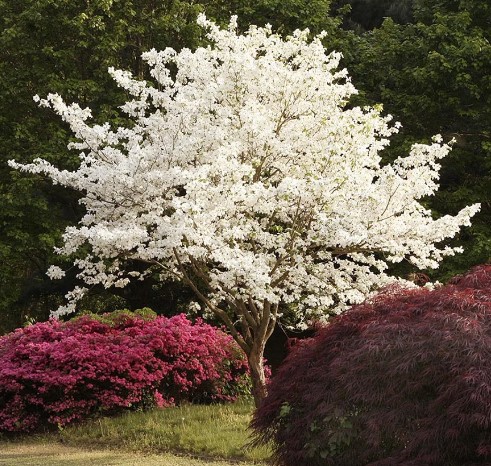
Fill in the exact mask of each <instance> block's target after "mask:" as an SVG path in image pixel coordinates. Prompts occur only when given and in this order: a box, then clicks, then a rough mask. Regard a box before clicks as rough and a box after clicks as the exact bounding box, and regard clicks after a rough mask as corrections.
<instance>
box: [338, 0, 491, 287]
mask: <svg viewBox="0 0 491 466" xmlns="http://www.w3.org/2000/svg"><path fill="white" fill-rule="evenodd" d="M413 3H414V5H413V12H414V20H413V22H411V23H408V24H397V23H396V22H395V21H393V20H391V19H387V20H385V21H384V22H383V24H382V25H381V27H380V28H378V29H374V30H373V31H371V32H370V33H367V34H362V35H359V36H358V37H356V38H352V42H351V43H350V44H349V45H348V46H347V48H346V49H343V46H346V44H347V43H345V44H343V43H340V44H339V45H340V46H341V50H342V51H343V52H344V54H345V61H344V63H345V64H346V65H347V66H348V69H349V70H350V72H351V74H352V76H353V82H354V83H355V84H356V86H357V87H358V88H359V89H360V95H358V96H356V98H355V99H356V100H355V101H356V103H358V104H366V103H368V104H373V103H375V102H383V103H384V108H385V110H386V111H387V112H389V113H391V114H392V115H394V117H395V119H396V120H400V121H402V122H403V127H402V129H401V131H400V133H399V134H398V135H397V136H396V138H395V140H394V144H392V146H391V148H389V149H388V150H387V151H385V154H384V159H385V160H386V161H390V160H393V159H394V158H395V157H397V156H398V155H400V154H401V153H404V152H405V151H406V150H407V148H408V147H409V146H410V145H411V144H412V143H413V142H414V141H420V140H422V139H424V138H425V137H426V136H427V135H428V134H434V133H441V134H442V135H443V136H444V138H445V139H451V138H455V139H456V143H455V144H454V146H453V150H452V153H451V154H450V156H449V157H448V158H446V159H445V160H444V161H443V167H442V176H441V189H440V190H439V192H438V193H436V195H435V197H432V198H429V199H428V200H427V201H426V205H427V206H428V207H430V208H431V209H432V210H434V211H435V213H452V212H453V213H455V212H457V211H458V210H459V209H460V208H461V207H462V206H463V205H465V204H466V203H468V202H475V201H476V200H477V199H479V202H482V210H481V212H480V213H479V214H478V216H477V217H476V218H475V221H474V222H473V226H472V227H471V228H468V229H464V230H463V232H462V233H461V234H460V235H459V236H458V237H457V238H456V241H457V243H458V244H461V245H463V246H464V248H465V250H466V254H465V255H461V256H456V257H454V258H451V259H449V260H447V261H445V262H444V263H443V266H442V268H440V269H439V270H438V271H434V272H431V273H430V274H431V276H432V278H433V279H440V280H446V279H448V278H449V277H450V276H453V275H455V274H456V273H461V272H462V271H464V270H466V269H468V268H469V267H470V266H472V265H475V264H477V263H483V262H486V261H487V260H489V258H490V257H491V230H490V227H489V225H491V218H490V215H491V211H490V205H491V204H490V202H489V200H490V197H489V196H490V195H489V193H490V192H491V189H490V164H489V157H490V155H491V152H490V150H491V140H490V137H491V135H490V130H489V123H488V122H489V121H491V113H490V112H491V110H490V109H491V101H490V99H491V88H490V86H491V81H490V80H489V73H490V70H491V44H490V42H489V37H490V35H491V29H490V27H491V25H490V23H489V21H488V19H489V15H490V11H491V10H490V8H491V6H490V4H489V2H486V1H479V0H473V1H456V0H446V1H441V2H431V1H426V0H415V1H414V2H413ZM457 243H454V244H457Z"/></svg>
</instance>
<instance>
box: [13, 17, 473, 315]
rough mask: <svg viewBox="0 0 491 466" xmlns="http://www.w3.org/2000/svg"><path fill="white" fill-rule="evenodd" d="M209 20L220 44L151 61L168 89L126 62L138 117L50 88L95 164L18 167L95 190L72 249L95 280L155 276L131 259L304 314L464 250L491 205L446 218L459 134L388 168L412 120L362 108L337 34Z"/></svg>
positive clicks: (83, 272)
mask: <svg viewBox="0 0 491 466" xmlns="http://www.w3.org/2000/svg"><path fill="white" fill-rule="evenodd" d="M199 23H200V24H201V25H202V26H203V27H204V28H205V29H206V30H207V32H208V38H209V40H210V43H211V45H210V46H209V47H206V48H198V49H196V50H195V51H191V50H188V49H183V50H181V51H179V52H177V51H175V50H173V49H171V48H167V49H165V50H163V51H160V52H158V51H156V50H151V51H149V52H147V53H145V54H144V55H143V59H144V60H145V61H146V62H147V63H148V65H149V67H150V70H151V71H150V73H151V75H152V77H153V78H154V79H155V81H156V84H147V83H146V82H144V81H139V80H136V79H134V78H132V76H131V75H130V73H128V72H125V71H121V70H114V69H110V73H111V74H112V76H113V77H114V79H115V80H116V82H117V83H118V84H119V85H120V86H121V87H122V88H124V89H125V90H126V91H127V93H128V94H129V95H130V96H132V100H129V101H128V102H127V103H126V104H125V105H124V106H123V107H122V109H123V111H124V112H126V113H127V115H128V117H129V118H130V119H132V124H131V125H128V127H116V128H115V127H111V125H110V124H109V123H106V124H102V125H91V124H89V123H88V122H87V121H88V119H89V118H90V117H91V112H90V110H89V109H83V108H81V107H80V106H79V105H78V104H67V103H65V102H64V101H63V100H62V98H61V97H60V96H59V95H56V94H50V95H48V97H47V99H39V98H37V100H38V101H39V103H40V105H43V106H47V107H51V108H53V109H54V110H55V111H56V112H57V113H58V114H59V115H60V116H61V117H62V118H63V120H65V121H66V122H67V123H68V124H69V125H70V127H71V129H72V130H73V132H74V134H75V136H76V138H77V140H78V142H76V143H72V144H71V147H72V148H73V149H75V150H77V151H79V156H80V166H79V168H78V169H77V170H75V171H66V170H60V169H58V168H57V167H55V166H53V165H52V164H50V163H49V162H47V161H45V160H42V159H37V160H35V161H34V162H33V163H32V164H27V165H21V164H18V163H16V162H14V161H11V162H10V164H11V166H13V167H16V168H18V169H21V170H25V171H28V172H31V173H42V174H45V175H47V176H48V177H50V178H51V180H52V181H53V182H54V183H59V184H61V185H64V186H68V187H71V188H74V189H76V190H79V191H80V192H82V193H83V197H82V200H81V202H82V203H83V204H84V205H85V208H86V214H85V216H84V218H83V219H82V221H81V224H80V225H78V226H71V227H68V228H67V229H66V231H65V234H64V245H63V247H62V248H60V249H59V252H60V253H61V254H66V255H72V254H73V255H75V254H77V257H79V258H78V259H77V260H76V261H75V263H76V265H77V266H78V268H79V269H80V273H79V278H81V279H82V280H83V281H84V282H85V283H87V284H88V285H92V284H96V283H100V284H103V285H104V286H105V287H111V286H116V287H123V286H125V285H126V284H127V283H128V282H129V280H131V279H134V278H137V279H139V278H143V275H144V274H143V275H141V272H137V271H132V272H128V270H127V269H126V267H127V266H128V265H130V264H134V263H135V262H138V261H141V262H143V263H145V264H153V265H154V266H155V267H158V268H159V269H160V273H161V274H162V277H164V278H166V279H168V278H169V277H172V278H178V279H183V277H184V276H185V272H186V270H189V269H197V271H195V272H194V276H197V275H200V274H201V275H203V274H204V275H206V277H200V281H201V283H205V284H206V285H207V287H208V290H207V291H208V294H207V296H208V298H209V300H208V301H207V305H208V308H212V307H217V306H219V305H220V304H221V303H225V302H227V303H228V304H227V306H228V308H227V309H225V308H223V312H229V311H230V307H231V306H232V304H234V303H250V306H251V308H252V306H253V305H254V306H255V307H256V308H257V309H258V312H262V311H261V310H262V309H263V306H264V303H270V304H273V305H274V306H276V307H275V309H276V308H277V305H278V304H281V305H282V306H289V307H290V310H291V311H292V312H293V311H297V313H298V320H299V322H302V321H305V320H306V319H307V318H308V317H309V316H310V317H319V316H322V315H323V314H326V312H327V311H329V312H332V310H333V308H336V309H337V310H338V311H342V310H343V309H345V308H346V306H347V305H351V304H353V303H357V302H361V301H362V300H363V299H364V298H365V296H366V295H367V294H369V293H370V292H372V291H373V290H374V289H376V288H378V287H380V286H382V285H385V284H387V283H388V282H389V281H390V280H391V278H390V277H389V275H388V274H387V273H386V272H387V268H388V264H389V263H391V262H392V263H393V262H400V261H402V260H408V261H410V262H411V263H413V264H414V265H416V266H417V267H420V268H427V267H436V266H437V265H438V263H439V262H440V261H441V260H442V258H443V257H444V256H447V255H451V254H454V253H455V252H456V251H458V249H456V248H452V247H448V246H446V245H445V243H444V240H445V239H447V238H450V237H453V236H454V235H455V234H456V233H457V232H458V231H459V229H460V227H461V226H462V225H469V224H470V218H471V217H472V216H473V215H474V214H475V213H476V212H477V211H478V209H479V206H478V205H473V206H469V207H465V208H464V209H462V210H461V211H460V212H459V213H457V214H456V215H455V216H449V215H447V216H444V217H441V218H437V219H435V218H434V217H433V214H432V212H430V211H429V210H428V209H426V208H425V207H424V206H423V204H422V203H420V200H421V198H423V197H425V196H431V195H432V194H434V192H435V191H436V190H437V188H438V178H439V168H440V166H439V160H440V159H441V158H442V157H444V156H445V155H446V154H447V152H448V151H449V145H448V144H445V143H444V142H443V141H442V140H441V138H440V137H436V138H435V139H434V140H433V142H432V143H430V144H416V145H414V146H413V147H412V149H411V151H410V153H409V155H408V156H406V157H401V158H399V159H397V160H396V161H395V162H394V163H392V164H387V165H383V164H382V163H381V151H382V150H383V149H384V148H386V147H387V146H388V144H389V137H390V136H391V135H393V134H394V133H396V132H397V131H398V127H399V125H398V124H397V123H396V124H391V123H390V121H391V117H390V116H383V115H382V113H381V108H378V107H376V108H375V107H374V108H359V107H355V106H347V103H348V102H349V99H350V97H351V96H352V95H353V94H354V93H356V89H355V88H354V86H353V85H352V84H351V82H350V80H349V77H348V74H347V72H346V70H339V69H338V66H339V60H340V54H337V53H330V54H328V53H326V50H325V48H324V46H323V45H322V42H321V39H322V37H321V36H319V37H315V38H313V40H309V37H308V36H309V34H308V31H296V32H295V33H294V34H293V35H292V36H290V37H288V38H286V39H283V38H281V37H280V36H279V35H277V34H274V33H273V32H272V31H271V29H270V28H268V27H265V28H258V27H255V26H251V27H250V29H249V30H248V31H247V32H246V33H245V34H239V33H238V31H237V27H236V21H235V19H232V21H231V22H230V25H229V27H228V29H220V28H219V27H218V26H216V25H215V24H214V23H213V22H210V21H208V20H207V19H206V18H205V17H204V16H200V18H199ZM139 270H141V268H140V269H139ZM50 275H51V276H52V277H54V278H56V277H60V276H61V275H62V271H61V270H59V269H50ZM83 293H84V288H78V289H77V290H75V292H74V293H72V294H70V295H69V296H68V297H69V298H70V299H71V300H72V304H71V305H69V306H67V307H64V308H61V309H60V310H59V314H62V313H65V312H70V311H72V310H73V309H74V305H73V303H74V302H75V301H76V300H77V299H79V298H80V297H81V296H82V295H83ZM202 301H203V300H202ZM230 303H232V304H230ZM234 305H235V304H234ZM232 307H233V306H232ZM223 312H222V315H223ZM239 314H240V313H239Z"/></svg>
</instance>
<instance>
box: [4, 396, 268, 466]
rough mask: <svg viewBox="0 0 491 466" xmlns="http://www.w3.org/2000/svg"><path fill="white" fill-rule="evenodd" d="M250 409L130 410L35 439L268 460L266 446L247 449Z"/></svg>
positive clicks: (235, 405) (246, 403)
mask: <svg viewBox="0 0 491 466" xmlns="http://www.w3.org/2000/svg"><path fill="white" fill-rule="evenodd" d="M252 411H253V406H252V403H251V402H249V401H245V400H242V401H239V402H237V403H233V404H225V405H210V406H199V405H186V406H181V407H173V408H166V409H154V410H151V411H146V412H129V413H126V414H123V415H121V416H118V417H113V418H101V419H96V420H92V421H89V422H86V423H84V424H81V425H78V426H71V427H67V428H66V429H62V430H60V431H59V432H58V433H53V434H47V435H43V436H38V437H37V439H38V442H48V443H53V442H57V441H58V442H62V443H63V445H65V446H70V447H78V448H85V449H110V450H114V451H125V452H141V453H144V454H155V453H162V452H174V453H179V454H186V455H191V456H195V457H201V458H217V459H220V458H222V459H227V460H234V461H249V462H251V461H252V462H261V461H266V460H267V459H268V458H269V456H270V453H271V452H270V450H269V449H268V448H266V447H262V448H250V447H248V446H247V444H248V443H249V441H250V437H249V435H250V432H249V429H248V425H249V422H250V419H251V415H252ZM0 464H1V463H0Z"/></svg>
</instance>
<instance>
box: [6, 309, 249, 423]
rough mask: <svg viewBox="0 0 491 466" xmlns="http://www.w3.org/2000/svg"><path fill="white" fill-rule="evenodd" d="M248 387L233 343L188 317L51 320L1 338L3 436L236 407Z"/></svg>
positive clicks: (243, 363) (245, 368) (243, 364)
mask: <svg viewBox="0 0 491 466" xmlns="http://www.w3.org/2000/svg"><path fill="white" fill-rule="evenodd" d="M247 381H248V366H247V362H246V360H245V358H244V357H243V356H242V353H241V352H240V351H239V349H238V348H237V346H236V344H235V343H234V341H233V340H232V338H231V337H230V336H228V335H226V334H225V333H224V332H222V331H220V330H218V329H216V328H214V327H212V326H210V325H207V324H205V323H203V322H202V321H200V320H198V321H197V322H195V323H194V324H193V323H192V322H191V321H189V320H188V319H187V318H186V317H185V316H184V315H178V316H174V317H171V318H165V317H157V318H153V319H152V318H143V317H140V316H136V315H129V314H119V315H118V316H117V318H115V319H106V320H104V319H97V318H95V317H93V316H84V317H81V318H78V319H75V320H72V321H69V322H66V323H62V322H59V321H56V320H50V321H49V322H44V323H38V324H35V325H31V326H29V327H26V328H23V329H18V330H16V331H15V332H12V333H10V334H8V335H5V336H3V337H0V431H6V432H20V431H30V430H34V429H36V428H39V427H41V426H46V425H54V426H56V425H58V426H64V425H66V424H69V423H70V422H73V421H76V420H80V419H83V418H86V417H87V416H90V415H93V414H97V413H103V412H104V413H113V412H117V411H119V410H122V409H127V408H137V407H140V406H144V405H148V403H150V404H154V405H158V406H166V405H171V404H174V403H179V402H182V401H193V402H194V401H197V402H215V401H229V400H233V399H235V398H236V396H237V395H238V394H239V393H240V392H241V390H243V389H244V387H245V386H246V385H247Z"/></svg>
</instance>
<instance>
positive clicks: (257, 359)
mask: <svg viewBox="0 0 491 466" xmlns="http://www.w3.org/2000/svg"><path fill="white" fill-rule="evenodd" d="M264 346H265V345H264V343H262V344H254V345H253V347H252V349H251V352H250V353H249V354H248V355H247V359H248V362H249V369H250V371H251V381H252V396H253V397H254V404H255V405H256V408H259V406H260V405H261V403H262V401H263V399H264V398H265V397H266V395H267V390H266V376H265V373H264V362H263V361H264V358H263V355H264Z"/></svg>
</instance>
